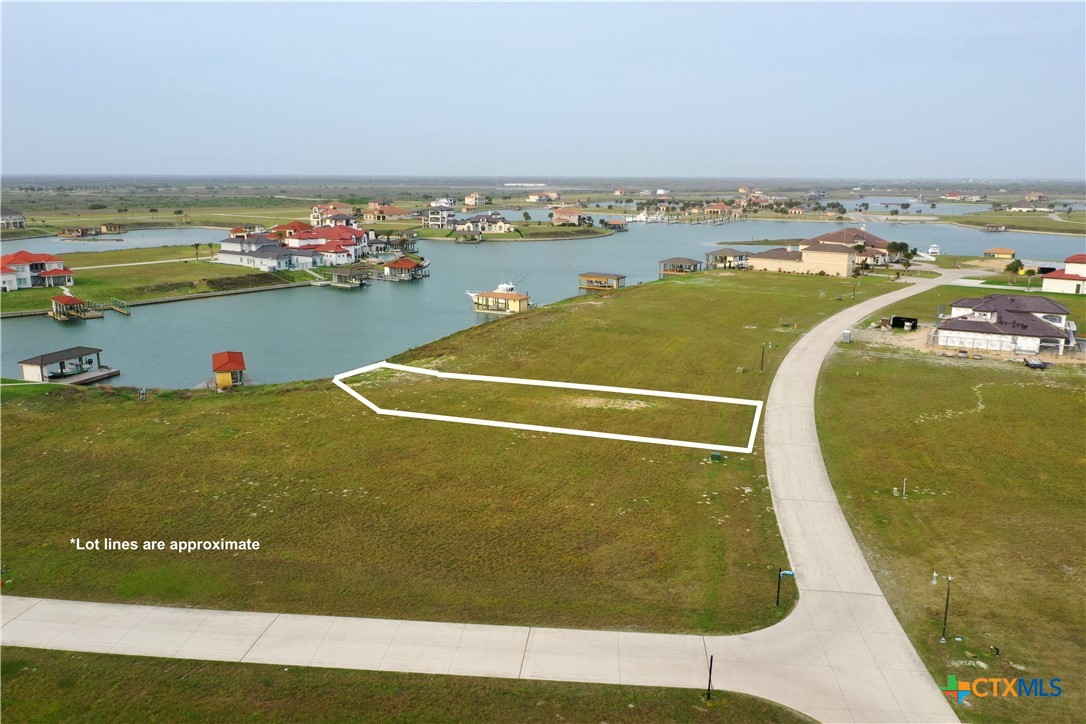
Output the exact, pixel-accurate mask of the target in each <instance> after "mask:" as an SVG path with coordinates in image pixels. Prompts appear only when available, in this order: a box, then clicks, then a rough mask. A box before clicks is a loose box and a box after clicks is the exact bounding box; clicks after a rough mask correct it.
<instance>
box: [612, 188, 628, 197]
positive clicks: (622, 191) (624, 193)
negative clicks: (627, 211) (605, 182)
mask: <svg viewBox="0 0 1086 724" xmlns="http://www.w3.org/2000/svg"><path fill="white" fill-rule="evenodd" d="M613 195H614V196H629V195H630V192H629V191H627V190H626V189H615V190H614V194H613Z"/></svg>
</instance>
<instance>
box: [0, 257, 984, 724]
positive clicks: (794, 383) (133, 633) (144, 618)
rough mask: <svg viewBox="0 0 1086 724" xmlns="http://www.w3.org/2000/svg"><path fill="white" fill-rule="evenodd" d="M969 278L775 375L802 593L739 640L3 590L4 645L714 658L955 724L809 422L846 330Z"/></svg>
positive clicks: (446, 661) (844, 315) (697, 668)
mask: <svg viewBox="0 0 1086 724" xmlns="http://www.w3.org/2000/svg"><path fill="white" fill-rule="evenodd" d="M967 273H971V274H974V273H976V272H975V271H972V272H967V271H965V270H955V271H950V272H945V274H944V277H942V278H940V279H917V280H913V283H912V284H908V285H903V286H902V288H901V289H900V290H898V291H895V292H892V293H890V294H887V295H883V296H881V297H878V298H876V299H872V300H869V301H866V302H862V303H860V304H858V305H856V306H853V307H850V308H848V309H846V310H844V311H842V312H840V313H838V314H836V315H834V316H833V317H831V318H830V319H828V320H826V321H825V322H823V323H821V324H820V325H819V326H817V327H816V328H815V329H813V330H812V331H810V332H809V333H807V334H806V335H805V336H804V337H803V338H802V339H801V340H800V341H799V342H798V343H797V344H796V345H795V347H794V348H793V349H792V350H791V351H790V352H789V354H788V356H787V357H786V358H785V360H784V362H783V363H782V365H781V367H780V369H779V370H778V372H777V375H776V377H775V379H774V382H773V385H772V387H771V389H770V393H769V397H768V400H767V402H766V408H765V452H766V463H767V468H768V473H769V485H770V489H771V491H772V495H773V501H774V505H775V508H776V511H777V517H778V520H779V523H780V527H781V534H782V537H783V538H784V543H785V546H786V548H787V551H788V556H789V559H790V561H791V563H790V564H789V565H790V567H791V569H792V570H794V571H795V572H796V578H795V583H796V585H798V587H799V590H800V592H801V595H800V599H799V603H798V605H797V607H796V609H795V610H794V611H793V612H792V614H791V615H790V616H789V617H788V618H787V619H785V620H784V621H782V622H781V623H779V624H777V625H775V626H773V627H771V628H768V629H764V630H761V631H756V632H753V633H748V634H743V635H739V636H683V635H668V634H647V633H626V632H614V631H582V630H570V629H548V628H534V627H509V626H485V625H475V624H459V623H434V622H422V621H395V620H381V619H364V618H345V617H329V616H299V615H289V614H275V613H244V612H234V611H207V610H200V609H177V608H165V607H154V606H129V605H118V604H102V603H83V602H71V601H55V600H48V599H33V598H21V597H15V596H8V595H4V596H2V597H0V612H2V619H3V620H2V623H3V628H2V629H0V641H2V643H3V644H6V645H13V646H30V647H36V648H54V649H64V650H74V651H98V652H106V653H118V654H140V655H145V656H163V657H176V658H191V659H214V660H227V661H247V662H259V663H274V664H279V665H296V666H302V665H308V666H327V667H337V668H355V669H373V670H381V671H413V672H420V673H441V674H459V675H472V676H495V677H505V678H523V679H544V680H552V681H581V682H600V683H613V684H634V685H653V686H674V687H687V688H692V689H697V688H704V687H705V685H706V681H707V674H708V659H709V656H710V655H712V656H713V657H714V673H713V682H714V686H715V688H718V689H726V690H732V691H740V692H744V693H748V694H754V695H757V696H761V697H764V698H766V699H770V700H772V701H776V702H779V703H781V704H784V705H786V706H789V707H791V708H793V709H796V710H798V711H801V712H804V713H805V714H808V715H810V716H812V717H814V718H816V719H819V720H822V721H835V722H836V721H841V722H850V721H852V722H861V721H862V722H874V721H901V722H905V721H908V722H921V721H922V722H939V721H957V719H956V717H955V715H954V712H953V710H952V709H951V707H950V705H949V703H948V702H947V699H946V697H945V696H943V694H942V693H941V692H940V691H939V688H938V686H937V685H936V683H935V681H934V680H933V679H932V677H931V676H930V675H929V674H928V672H927V670H926V669H925V668H924V665H923V663H922V662H921V661H920V658H919V657H918V656H917V654H916V651H915V649H914V648H913V646H912V644H911V643H910V642H909V640H908V638H907V637H906V636H905V633H904V631H903V630H902V629H901V626H900V624H899V623H898V622H897V620H896V619H895V618H894V616H893V613H892V612H891V610H890V607H889V605H888V604H887V602H886V600H885V598H884V597H883V595H882V591H881V590H880V589H879V586H878V584H877V583H876V581H875V578H874V576H873V575H872V573H871V570H870V569H869V567H868V566H867V563H866V561H865V560H864V558H863V555H862V554H861V552H860V549H859V547H858V545H857V543H856V540H855V538H854V537H853V535H852V532H851V530H850V528H849V526H848V523H847V522H846V521H845V518H844V515H843V513H842V512H841V508H840V506H839V505H838V502H837V498H836V496H835V494H834V491H833V488H832V486H831V485H830V481H829V478H828V476H827V474H826V469H825V466H824V464H823V461H822V456H821V450H820V448H819V443H818V438H817V434H816V431H815V425H814V390H815V383H816V381H817V377H818V372H819V369H820V367H821V365H822V362H823V360H824V359H825V357H826V355H827V354H828V353H829V351H830V350H831V349H832V347H833V345H834V343H835V342H836V341H837V340H838V339H839V338H840V336H841V333H842V331H843V330H845V329H849V328H851V327H853V326H854V325H855V324H856V323H857V322H859V321H860V320H862V319H863V318H865V317H867V316H869V315H871V314H873V313H874V312H875V311H877V310H878V309H881V308H883V307H886V306H887V305H890V304H892V303H893V302H895V301H897V300H900V299H903V298H905V297H908V296H911V295H913V294H916V293H918V292H921V291H924V290H926V289H930V288H932V287H934V286H936V285H939V284H945V283H947V281H948V280H953V279H956V278H958V277H960V276H962V275H964V274H967ZM783 563H784V562H783V561H782V564H783ZM786 585H791V583H787V584H786ZM916 585H918V586H922V585H927V581H917V583H916ZM932 634H933V635H934V634H935V632H934V631H933V632H932Z"/></svg>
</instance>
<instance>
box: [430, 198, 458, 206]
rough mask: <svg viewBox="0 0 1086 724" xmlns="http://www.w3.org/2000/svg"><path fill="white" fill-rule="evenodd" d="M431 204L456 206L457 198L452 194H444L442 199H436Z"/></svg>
mask: <svg viewBox="0 0 1086 724" xmlns="http://www.w3.org/2000/svg"><path fill="white" fill-rule="evenodd" d="M430 206H432V207H436V206H456V199H454V198H453V197H452V196H442V197H441V198H440V199H434V200H433V201H431V202H430Z"/></svg>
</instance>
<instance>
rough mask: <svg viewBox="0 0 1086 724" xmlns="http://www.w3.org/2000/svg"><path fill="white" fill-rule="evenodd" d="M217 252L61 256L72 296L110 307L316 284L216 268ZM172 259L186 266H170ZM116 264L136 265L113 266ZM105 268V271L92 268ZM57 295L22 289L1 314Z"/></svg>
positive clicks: (294, 276) (150, 250)
mask: <svg viewBox="0 0 1086 724" xmlns="http://www.w3.org/2000/svg"><path fill="white" fill-rule="evenodd" d="M215 251H218V245H217V244H216V245H215V246H214V249H212V250H209V249H208V248H207V245H205V244H201V245H200V251H199V258H198V259H197V254H196V250H194V249H192V248H191V247H186V246H159V247H147V248H142V249H115V250H112V251H87V252H75V253H72V254H60V255H59V256H60V258H61V259H63V260H64V262H65V263H66V264H67V265H68V267H69V268H70V269H73V270H74V275H75V285H73V286H72V287H71V291H72V293H73V294H74V295H75V296H77V297H79V298H80V299H84V300H89V301H94V302H101V303H107V302H109V300H110V299H112V298H114V297H116V298H117V299H123V300H124V301H126V302H135V301H140V300H144V299H159V298H162V297H175V296H188V295H191V294H200V293H203V292H220V291H229V290H232V289H252V288H255V287H264V286H273V285H276V284H284V283H287V282H291V281H310V280H312V279H313V277H312V276H310V275H307V274H305V273H304V272H280V273H278V274H270V273H267V272H262V271H259V270H257V269H248V268H246V267H242V266H233V265H230V264H215V263H212V262H211V261H209V258H210V257H211V256H212V254H213V253H214V252H215ZM173 259H182V261H177V262H173V263H168V262H169V260H173ZM147 262H156V263H153V264H152V263H147ZM158 262H163V263H158ZM115 264H133V265H135V266H110V265H115ZM101 266H105V267H106V268H87V267H101ZM58 294H61V291H60V289H59V288H56V287H52V288H43V287H38V288H35V289H20V290H19V291H18V292H17V293H11V294H5V295H3V296H2V297H0V310H2V311H4V312H22V311H27V310H33V309H48V308H49V299H50V298H51V297H55V296H57V295H58Z"/></svg>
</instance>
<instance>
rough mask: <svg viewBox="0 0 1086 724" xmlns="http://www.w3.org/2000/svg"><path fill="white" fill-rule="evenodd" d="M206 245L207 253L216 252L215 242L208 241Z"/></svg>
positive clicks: (210, 254)
mask: <svg viewBox="0 0 1086 724" xmlns="http://www.w3.org/2000/svg"><path fill="white" fill-rule="evenodd" d="M206 246H207V255H208V256H212V255H213V254H214V253H215V244H213V243H212V242H210V241H209V242H207V244H206Z"/></svg>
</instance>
